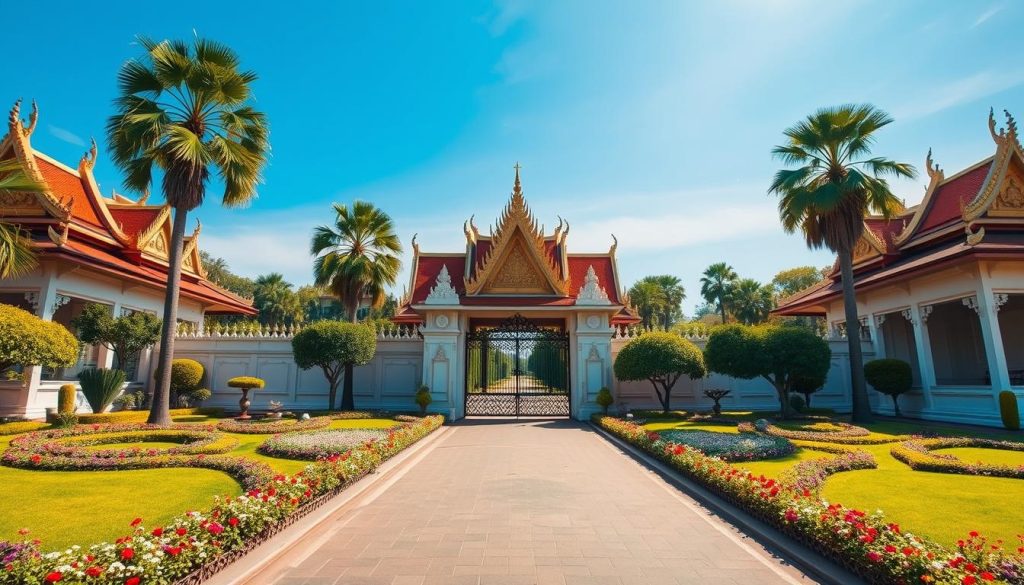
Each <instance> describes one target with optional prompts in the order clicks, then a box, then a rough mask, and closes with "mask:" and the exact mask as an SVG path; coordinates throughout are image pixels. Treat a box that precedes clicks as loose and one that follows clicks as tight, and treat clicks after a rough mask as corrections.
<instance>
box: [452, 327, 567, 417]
mask: <svg viewBox="0 0 1024 585" xmlns="http://www.w3.org/2000/svg"><path fill="white" fill-rule="evenodd" d="M569 412H570V409H569V334H568V333H566V332H565V331H563V330H561V329H560V328H558V329H556V328H549V327H543V326H540V325H538V324H536V323H534V322H532V321H530V320H528V319H526V318H525V317H523V316H522V315H519V314H516V315H515V316H513V317H510V318H509V319H506V320H505V321H503V322H502V323H501V324H500V325H498V326H496V327H491V328H488V327H481V328H478V329H474V330H473V331H471V332H470V334H469V335H468V336H467V338H466V414H467V415H476V416H569Z"/></svg>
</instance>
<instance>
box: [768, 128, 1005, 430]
mask: <svg viewBox="0 0 1024 585" xmlns="http://www.w3.org/2000/svg"><path fill="white" fill-rule="evenodd" d="M988 128H989V133H990V135H991V137H992V141H993V143H994V145H995V152H994V153H993V154H992V155H991V156H989V157H987V158H985V159H983V160H981V161H979V162H978V163H976V164H974V165H972V166H970V167H968V168H966V169H963V170H961V171H960V172H957V173H955V174H952V175H950V176H948V177H947V176H946V173H945V172H944V171H943V170H942V169H941V168H939V166H938V165H937V164H935V163H934V161H933V160H932V153H931V151H930V150H929V152H928V156H927V159H926V163H925V164H926V168H927V172H928V177H929V184H928V188H927V191H926V193H925V196H924V199H923V200H922V201H921V203H920V204H919V205H917V206H914V207H912V208H909V209H906V210H903V211H902V212H901V213H899V214H898V215H897V216H896V217H893V218H890V219H885V218H881V217H869V218H867V219H866V220H865V222H864V228H865V229H864V235H863V237H862V238H861V239H860V241H859V242H858V244H857V246H856V247H855V249H854V286H855V289H856V293H857V308H858V315H859V320H860V322H859V323H858V324H857V327H856V331H855V332H853V331H851V330H850V329H851V328H850V327H849V326H848V324H847V323H845V316H844V315H845V313H844V310H843V298H842V281H841V278H840V276H839V273H838V270H834V271H833V273H832V274H831V275H830V276H829V277H828V278H826V279H824V280H823V281H821V282H820V283H818V284H816V285H814V286H812V287H810V288H808V289H806V290H804V291H801V292H799V293H797V294H795V295H793V296H792V297H790V298H788V299H785V300H783V301H782V302H781V303H780V305H779V307H778V308H777V309H776V313H778V314H782V315H818V316H824V317H825V318H826V319H827V321H828V323H829V324H830V327H831V329H832V332H833V335H835V336H845V335H847V334H854V335H858V336H859V337H860V338H861V340H862V341H863V342H865V343H869V344H871V346H873V349H874V353H875V354H876V356H878V357H890V358H898V359H902V360H905V361H907V362H909V363H910V364H911V367H912V370H913V376H914V389H913V390H912V391H911V393H910V394H909V395H906V396H904V397H901V399H900V400H901V405H902V406H901V410H902V411H903V413H904V414H905V415H909V416H918V417H922V418H928V419H936V420H948V421H957V422H973V423H979V424H989V425H998V424H1000V415H999V403H998V395H999V393H1000V392H1001V391H1004V390H1010V391H1013V392H1014V393H1015V394H1016V395H1017V397H1018V399H1020V398H1024V155H1022V150H1021V144H1020V139H1019V137H1018V134H1017V126H1016V123H1015V122H1014V120H1013V118H1012V117H1011V116H1010V114H1009V113H1007V114H1006V127H1005V128H1002V129H998V130H997V123H996V119H995V116H994V115H993V114H992V113H990V114H989V121H988ZM872 394H874V395H875V396H874V398H875V399H876V404H875V407H876V409H877V410H878V411H880V412H884V413H891V412H892V405H891V404H890V403H889V402H888V400H881V399H879V395H878V394H877V393H874V392H873V393H872Z"/></svg>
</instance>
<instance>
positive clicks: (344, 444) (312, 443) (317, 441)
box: [258, 429, 394, 460]
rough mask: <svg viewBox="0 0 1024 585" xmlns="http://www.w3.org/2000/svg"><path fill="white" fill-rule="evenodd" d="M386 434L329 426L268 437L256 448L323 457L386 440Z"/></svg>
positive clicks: (300, 456) (295, 456) (285, 454)
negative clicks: (316, 429)
mask: <svg viewBox="0 0 1024 585" xmlns="http://www.w3.org/2000/svg"><path fill="white" fill-rule="evenodd" d="M391 432H394V431H391ZM388 434H389V431H386V430H380V429H332V430H327V431H311V432H305V433H287V434H282V435H274V436H273V437H271V438H269V439H267V440H266V441H264V442H263V444H262V445H260V446H259V449H258V451H259V452H260V453H263V454H264V455H270V456H271V457H286V458H288V459H310V460H315V459H323V458H325V457H330V456H331V455H337V454H339V453H344V452H345V451H348V450H349V449H351V448H353V447H356V446H358V445H363V444H366V443H372V442H375V441H380V440H382V439H386V438H387V437H388Z"/></svg>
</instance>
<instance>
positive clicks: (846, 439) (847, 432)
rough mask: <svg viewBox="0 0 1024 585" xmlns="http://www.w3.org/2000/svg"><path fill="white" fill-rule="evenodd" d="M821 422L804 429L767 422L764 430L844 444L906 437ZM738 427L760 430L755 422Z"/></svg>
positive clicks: (804, 439) (875, 443)
mask: <svg viewBox="0 0 1024 585" xmlns="http://www.w3.org/2000/svg"><path fill="white" fill-rule="evenodd" d="M817 424H821V423H814V424H812V425H807V426H805V427H804V430H791V429H784V428H782V427H780V426H777V425H773V424H770V423H769V424H767V425H766V426H765V427H764V429H763V432H764V433H766V434H769V435H772V436H775V437H785V438H787V439H795V440H800V441H819V442H826V443H839V444H842V445H880V444H882V443H895V442H897V441H902V440H904V439H906V438H907V437H905V436H892V437H889V436H884V437H877V436H876V437H872V436H871V431H869V430H867V429H865V428H863V427H858V426H854V425H851V424H849V423H843V422H834V423H830V424H832V425H835V426H838V427H841V430H838V431H833V430H824V428H823V427H820V426H819V427H817V429H814V427H815V425H817ZM736 427H737V428H738V429H739V431H740V432H741V433H754V432H758V429H757V428H756V427H755V425H754V423H750V422H742V423H740V424H738V425H736Z"/></svg>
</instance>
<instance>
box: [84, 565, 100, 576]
mask: <svg viewBox="0 0 1024 585" xmlns="http://www.w3.org/2000/svg"><path fill="white" fill-rule="evenodd" d="M102 573H103V569H101V568H99V567H97V566H92V567H89V568H88V569H86V570H85V574H86V575H88V576H90V577H99V576H100V575H101V574H102Z"/></svg>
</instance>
